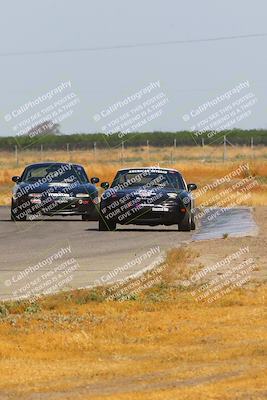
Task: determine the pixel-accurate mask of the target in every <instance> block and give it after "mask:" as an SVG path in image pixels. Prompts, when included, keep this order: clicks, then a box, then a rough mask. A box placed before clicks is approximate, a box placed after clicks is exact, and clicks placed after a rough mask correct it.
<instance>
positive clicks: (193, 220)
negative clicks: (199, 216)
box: [191, 215, 196, 231]
mask: <svg viewBox="0 0 267 400" xmlns="http://www.w3.org/2000/svg"><path fill="white" fill-rule="evenodd" d="M195 229H196V223H195V217H194V215H191V231H194V230H195Z"/></svg>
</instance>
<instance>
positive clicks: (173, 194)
mask: <svg viewBox="0 0 267 400" xmlns="http://www.w3.org/2000/svg"><path fill="white" fill-rule="evenodd" d="M167 195H168V197H169V198H170V199H176V197H177V193H173V192H171V193H167Z"/></svg>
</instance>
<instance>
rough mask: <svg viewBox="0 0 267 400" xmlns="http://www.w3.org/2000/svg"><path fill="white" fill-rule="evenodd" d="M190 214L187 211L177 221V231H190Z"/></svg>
mask: <svg viewBox="0 0 267 400" xmlns="http://www.w3.org/2000/svg"><path fill="white" fill-rule="evenodd" d="M191 224H192V221H191V215H190V213H189V212H187V213H186V214H185V215H184V216H183V218H182V219H181V220H180V222H179V223H178V231H181V232H190V231H191Z"/></svg>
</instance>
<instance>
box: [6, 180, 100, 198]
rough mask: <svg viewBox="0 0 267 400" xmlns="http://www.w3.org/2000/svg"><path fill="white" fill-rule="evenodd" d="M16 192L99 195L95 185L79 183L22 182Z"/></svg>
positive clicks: (16, 187)
mask: <svg viewBox="0 0 267 400" xmlns="http://www.w3.org/2000/svg"><path fill="white" fill-rule="evenodd" d="M14 191H15V192H17V191H21V192H22V193H23V194H25V195H27V194H29V193H44V192H46V193H49V192H54V193H55V192H56V193H67V194H74V195H75V194H77V193H88V194H93V193H97V189H96V187H95V185H93V184H91V183H89V182H88V183H79V182H70V183H68V182H51V183H42V184H38V185H36V184H29V182H20V183H19V184H17V185H16V186H15V187H14Z"/></svg>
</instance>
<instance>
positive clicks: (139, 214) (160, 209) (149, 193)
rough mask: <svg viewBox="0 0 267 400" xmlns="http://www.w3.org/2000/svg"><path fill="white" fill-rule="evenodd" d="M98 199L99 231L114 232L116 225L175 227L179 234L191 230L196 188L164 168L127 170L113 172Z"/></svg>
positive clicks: (174, 172) (193, 225) (177, 174)
mask: <svg viewBox="0 0 267 400" xmlns="http://www.w3.org/2000/svg"><path fill="white" fill-rule="evenodd" d="M101 187H103V188H104V189H106V191H105V192H104V193H103V195H102V197H101V203H100V217H99V230H100V231H107V230H115V229H116V224H123V225H125V224H135V225H151V226H154V225H174V224H177V225H178V229H179V230H180V231H190V230H191V229H192V230H193V229H195V222H194V214H193V209H194V200H193V197H192V194H191V191H192V190H195V189H196V188H197V186H196V185H195V184H194V183H190V184H188V185H187V184H186V183H185V180H184V178H183V177H182V175H181V174H180V173H179V172H178V171H176V170H174V169H167V168H155V167H148V168H129V169H122V170H119V171H118V172H117V175H116V176H115V179H114V181H113V183H112V185H111V187H110V188H109V183H108V182H103V183H102V184H101Z"/></svg>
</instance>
